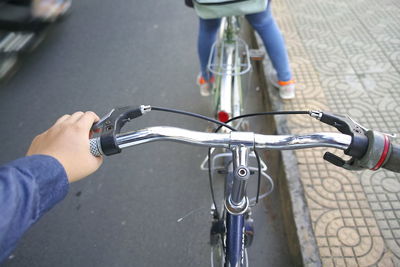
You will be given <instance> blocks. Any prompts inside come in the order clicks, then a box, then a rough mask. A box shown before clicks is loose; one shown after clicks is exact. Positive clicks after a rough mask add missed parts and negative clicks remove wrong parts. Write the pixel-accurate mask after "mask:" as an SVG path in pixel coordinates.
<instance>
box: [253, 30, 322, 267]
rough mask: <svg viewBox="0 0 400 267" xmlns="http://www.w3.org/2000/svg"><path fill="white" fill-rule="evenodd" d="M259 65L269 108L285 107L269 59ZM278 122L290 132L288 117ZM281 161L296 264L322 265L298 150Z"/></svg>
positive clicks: (284, 206)
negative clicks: (268, 73)
mask: <svg viewBox="0 0 400 267" xmlns="http://www.w3.org/2000/svg"><path fill="white" fill-rule="evenodd" d="M251 32H252V38H253V42H252V43H253V45H254V46H255V47H257V48H262V47H264V45H263V43H262V40H261V39H260V37H259V36H258V35H257V34H255V32H254V31H253V30H252V31H251ZM264 51H265V50H264ZM258 67H259V68H260V69H259V70H260V73H262V75H261V77H260V80H261V83H262V84H263V85H264V88H266V90H265V94H264V98H265V99H264V100H265V102H266V103H268V104H267V106H266V109H267V110H270V111H278V110H283V108H284V105H283V101H282V100H281V98H280V97H279V94H278V91H277V90H275V89H274V88H273V86H272V85H271V84H270V83H269V81H268V79H267V76H266V72H265V70H266V69H267V68H268V67H269V61H268V59H267V58H265V59H264V60H263V61H262V64H259V66H258ZM271 89H272V90H271ZM274 124H275V127H276V134H279V135H283V134H290V130H289V127H288V124H287V120H286V117H285V116H275V118H274ZM280 161H281V162H280V163H281V164H280V165H281V166H282V168H281V170H280V172H279V174H278V177H276V178H277V179H278V180H279V182H278V184H279V190H280V201H281V203H282V207H281V208H282V213H283V218H284V222H283V223H284V226H285V231H286V235H287V238H288V240H287V241H288V245H289V250H290V254H291V255H292V257H293V260H294V264H295V266H322V262H321V258H320V254H319V250H318V246H317V242H316V239H315V235H314V230H313V227H312V222H311V217H310V211H309V209H308V205H307V202H306V198H305V193H304V188H303V184H302V183H301V180H300V171H299V169H298V166H297V158H296V156H295V153H294V152H293V151H290V150H286V151H282V152H281V159H280Z"/></svg>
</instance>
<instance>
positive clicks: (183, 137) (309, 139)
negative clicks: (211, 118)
mask: <svg viewBox="0 0 400 267" xmlns="http://www.w3.org/2000/svg"><path fill="white" fill-rule="evenodd" d="M116 139H117V145H118V146H119V147H120V148H126V147H130V146H135V145H139V144H144V143H149V142H154V141H162V140H169V141H176V142H182V143H187V144H193V145H200V146H207V147H223V148H230V147H231V146H235V145H244V146H246V147H251V148H253V147H255V148H263V149H269V150H293V149H302V148H312V147H333V148H338V149H342V150H345V149H347V148H348V146H349V145H350V143H351V136H348V135H344V134H339V133H315V134H310V135H262V134H254V133H246V132H231V133H224V134H221V133H219V134H217V133H204V132H196V131H189V130H185V129H180V128H174V127H165V126H158V127H150V128H146V129H143V130H138V131H133V132H128V133H125V134H119V135H117V137H116Z"/></svg>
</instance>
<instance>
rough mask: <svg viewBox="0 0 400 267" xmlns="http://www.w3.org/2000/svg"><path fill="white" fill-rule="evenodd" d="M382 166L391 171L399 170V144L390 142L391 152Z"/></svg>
mask: <svg viewBox="0 0 400 267" xmlns="http://www.w3.org/2000/svg"><path fill="white" fill-rule="evenodd" d="M383 168H385V169H387V170H389V171H393V172H400V145H395V144H392V153H391V154H390V156H389V160H388V161H387V162H386V163H385V165H383Z"/></svg>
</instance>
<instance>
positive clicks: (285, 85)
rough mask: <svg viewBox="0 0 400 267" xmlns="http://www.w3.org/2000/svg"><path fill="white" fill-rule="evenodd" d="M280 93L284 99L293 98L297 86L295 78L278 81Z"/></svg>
mask: <svg viewBox="0 0 400 267" xmlns="http://www.w3.org/2000/svg"><path fill="white" fill-rule="evenodd" d="M278 85H279V95H280V97H281V98H282V99H293V98H294V97H295V95H296V86H295V82H294V80H290V81H287V82H283V81H278Z"/></svg>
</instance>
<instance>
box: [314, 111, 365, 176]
mask: <svg viewBox="0 0 400 267" xmlns="http://www.w3.org/2000/svg"><path fill="white" fill-rule="evenodd" d="M310 116H311V117H313V118H315V119H317V120H319V121H321V122H323V123H325V124H328V125H330V126H333V127H335V128H336V129H337V130H338V131H339V132H341V133H343V134H347V135H350V136H351V137H352V139H351V140H352V141H351V144H350V145H349V147H348V149H346V150H345V151H344V153H345V154H346V155H348V156H351V158H350V160H344V159H343V158H341V157H339V156H337V155H335V154H333V153H331V152H326V153H325V154H324V159H325V160H326V161H328V162H330V163H332V164H334V165H336V166H339V167H342V168H345V169H351V170H358V169H362V167H359V166H357V165H356V164H355V163H356V161H357V159H360V158H362V156H363V155H364V154H365V153H366V151H367V148H368V136H367V132H368V131H369V130H368V129H367V128H366V127H364V126H362V125H361V124H359V123H357V122H356V121H354V120H353V119H352V118H350V117H349V116H341V115H337V114H332V113H328V112H321V111H310Z"/></svg>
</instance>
